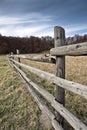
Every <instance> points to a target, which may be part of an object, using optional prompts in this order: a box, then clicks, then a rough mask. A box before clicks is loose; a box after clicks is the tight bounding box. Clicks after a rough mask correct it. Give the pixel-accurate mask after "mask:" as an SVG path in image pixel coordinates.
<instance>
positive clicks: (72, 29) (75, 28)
mask: <svg viewBox="0 0 87 130" xmlns="http://www.w3.org/2000/svg"><path fill="white" fill-rule="evenodd" d="M86 29H87V24H74V25H68V26H66V27H65V30H66V35H67V36H69V35H70V34H73V35H75V34H76V33H79V32H80V31H82V30H86ZM85 32H86V31H85ZM86 33H87V32H86Z"/></svg>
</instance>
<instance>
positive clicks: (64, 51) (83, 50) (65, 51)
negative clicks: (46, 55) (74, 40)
mask: <svg viewBox="0 0 87 130" xmlns="http://www.w3.org/2000/svg"><path fill="white" fill-rule="evenodd" d="M50 53H51V55H54V56H63V55H69V56H82V55H87V42H83V43H78V44H73V45H66V46H61V47H56V48H52V49H51V50H50Z"/></svg>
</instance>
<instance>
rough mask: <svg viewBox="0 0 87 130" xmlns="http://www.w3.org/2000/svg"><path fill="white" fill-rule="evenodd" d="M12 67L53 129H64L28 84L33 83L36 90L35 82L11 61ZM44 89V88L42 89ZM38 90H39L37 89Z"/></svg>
mask: <svg viewBox="0 0 87 130" xmlns="http://www.w3.org/2000/svg"><path fill="white" fill-rule="evenodd" d="M11 66H12V67H15V69H16V70H17V71H18V73H19V75H20V77H21V78H22V81H23V83H24V84H25V85H26V87H27V89H28V90H29V92H30V93H31V95H32V96H33V98H34V100H35V101H36V103H37V104H38V106H39V108H40V109H41V110H42V111H43V112H45V113H46V114H47V115H48V117H49V118H50V120H51V123H52V126H53V127H54V129H55V130H64V129H63V128H62V127H61V126H60V125H59V123H58V122H57V121H56V120H55V115H54V114H53V113H52V112H51V111H50V110H49V108H48V107H47V106H46V105H45V104H44V103H42V101H41V99H40V98H39V97H38V96H37V94H36V93H35V92H34V90H33V89H32V88H31V87H30V86H29V84H30V85H34V86H33V87H34V88H37V89H36V90H40V87H39V89H38V85H37V84H35V83H34V82H32V81H31V80H30V79H29V78H27V76H26V74H25V73H24V72H23V71H22V70H20V69H19V68H18V67H17V66H16V65H14V64H13V63H11ZM26 81H27V82H28V83H29V84H28V83H27V82H26ZM42 90H44V89H42ZM38 92H39V91H38Z"/></svg>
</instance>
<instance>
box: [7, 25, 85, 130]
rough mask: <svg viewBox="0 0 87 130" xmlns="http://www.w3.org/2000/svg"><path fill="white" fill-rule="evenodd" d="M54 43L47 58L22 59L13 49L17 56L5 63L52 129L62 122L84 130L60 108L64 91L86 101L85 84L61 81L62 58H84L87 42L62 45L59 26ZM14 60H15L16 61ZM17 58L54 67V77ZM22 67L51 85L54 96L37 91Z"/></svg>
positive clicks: (60, 128) (62, 32)
mask: <svg viewBox="0 0 87 130" xmlns="http://www.w3.org/2000/svg"><path fill="white" fill-rule="evenodd" d="M54 43H55V45H54V48H52V49H51V50H50V54H51V56H50V57H49V56H45V57H43V56H42V55H38V56H36V55H34V56H23V55H20V54H19V51H18V50H17V55H13V54H11V55H10V56H9V61H10V63H11V65H12V66H13V67H14V68H15V69H16V70H17V72H19V74H20V76H21V78H22V80H23V81H24V83H25V84H26V86H27V88H28V90H29V92H30V93H31V95H32V96H33V97H34V100H35V101H36V102H37V104H38V105H39V107H40V109H41V110H42V111H45V112H46V114H47V115H48V116H49V118H50V119H51V123H52V126H53V127H54V129H55V130H64V129H65V127H64V120H66V121H67V122H68V123H69V124H70V125H71V126H72V127H73V128H74V129H75V130H87V126H86V124H84V123H83V122H81V121H80V120H79V119H78V118H77V117H76V116H74V115H73V114H72V113H71V112H69V111H68V110H67V109H66V108H65V107H64V106H65V89H66V90H68V91H71V92H73V93H75V94H78V95H80V96H82V97H83V98H85V99H87V86H86V85H82V84H79V83H75V82H72V81H68V80H66V79H65V56H67V55H68V56H83V55H85V56H86V55H87V42H84V43H79V44H73V45H65V30H64V29H63V28H62V27H58V26H56V27H55V28H54ZM15 58H18V61H16V60H15ZM21 58H23V59H29V60H34V61H40V62H48V63H53V64H56V66H55V67H56V71H55V75H54V74H51V73H48V72H44V71H42V70H40V69H36V68H34V67H31V66H28V65H25V64H23V63H20V59H21ZM22 68H25V69H27V70H28V71H30V72H32V73H34V74H36V75H37V76H39V77H40V78H43V79H45V80H47V81H50V82H51V83H53V84H55V86H56V89H55V96H53V95H52V94H50V93H49V92H48V91H46V90H45V89H43V88H41V87H40V86H39V85H38V84H36V83H34V82H33V81H32V80H31V79H29V77H27V76H26V74H25V73H24V72H23V70H22ZM32 87H33V88H34V89H35V90H36V91H37V92H39V94H41V95H42V96H43V97H44V98H45V99H46V100H47V101H48V102H49V103H50V104H51V106H52V107H53V109H54V110H55V113H53V112H52V111H51V110H50V108H48V107H47V106H46V105H45V104H44V103H43V102H42V101H41V99H40V97H39V96H38V95H37V93H35V91H34V89H32ZM67 130H68V129H67Z"/></svg>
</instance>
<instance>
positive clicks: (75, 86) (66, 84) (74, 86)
mask: <svg viewBox="0 0 87 130" xmlns="http://www.w3.org/2000/svg"><path fill="white" fill-rule="evenodd" d="M11 61H13V62H14V63H16V64H17V65H20V66H21V67H23V68H25V69H27V70H29V71H30V72H32V73H34V74H36V75H37V76H39V77H41V78H44V79H46V80H48V81H50V82H51V83H54V84H56V85H59V86H60V87H62V88H64V89H67V90H69V91H71V92H73V93H75V94H78V95H80V96H82V97H84V98H85V99H87V86H86V85H82V84H79V83H75V82H72V81H68V80H66V79H62V78H59V77H56V76H55V75H53V74H51V73H48V72H44V71H42V70H39V69H36V68H33V67H30V66H28V65H25V64H22V63H19V62H17V61H15V60H12V59H11Z"/></svg>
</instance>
